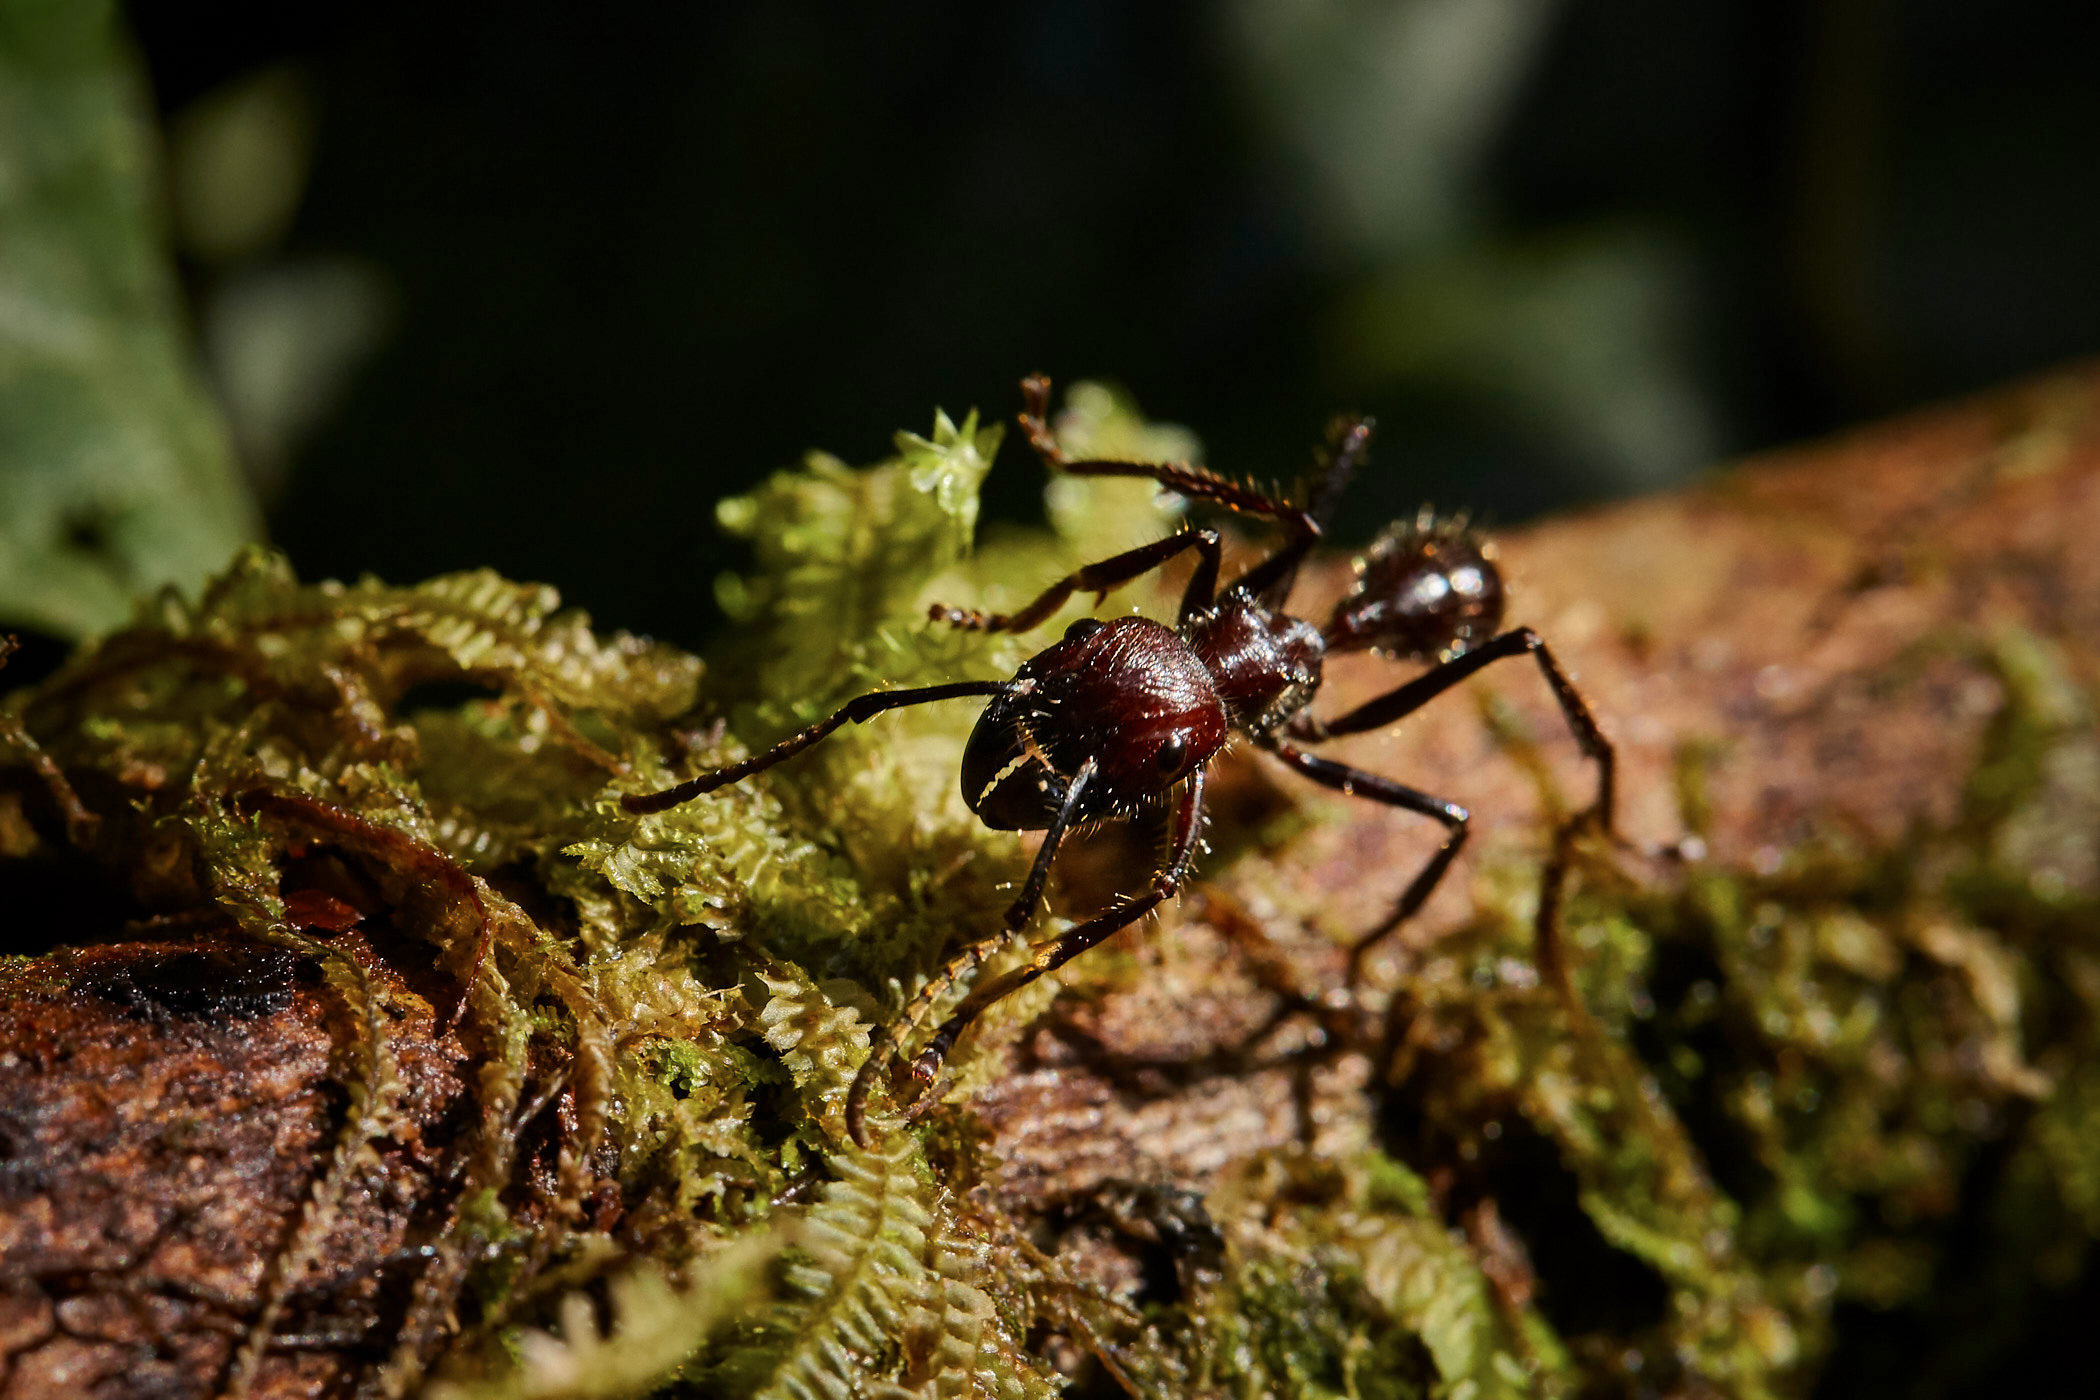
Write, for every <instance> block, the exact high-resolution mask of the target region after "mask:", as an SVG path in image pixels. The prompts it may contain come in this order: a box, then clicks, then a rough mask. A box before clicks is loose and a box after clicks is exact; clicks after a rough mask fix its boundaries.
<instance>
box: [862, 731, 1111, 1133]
mask: <svg viewBox="0 0 2100 1400" xmlns="http://www.w3.org/2000/svg"><path fill="white" fill-rule="evenodd" d="M1094 768H1095V764H1094V760H1093V759H1091V758H1090V759H1088V760H1087V761H1086V762H1084V763H1082V764H1080V765H1079V771H1078V772H1077V773H1074V774H1073V775H1072V780H1071V781H1070V782H1069V783H1067V784H1065V795H1064V800H1063V801H1062V802H1060V803H1058V807H1057V816H1056V817H1055V818H1053V819H1052V820H1051V823H1050V826H1049V829H1048V830H1046V831H1044V833H1043V844H1042V846H1041V847H1040V848H1038V849H1037V851H1036V853H1035V863H1034V864H1033V865H1031V866H1029V867H1028V879H1027V880H1026V881H1024V882H1023V883H1022V885H1021V895H1020V898H1018V899H1016V900H1015V901H1014V902H1013V903H1012V904H1011V905H1009V906H1008V907H1007V910H1006V917H1005V918H1004V919H1002V920H1001V921H1000V923H1001V928H1000V931H999V932H998V933H996V934H994V935H993V936H992V937H990V938H980V939H979V940H977V941H976V942H975V943H972V944H971V945H970V946H969V947H967V948H965V949H963V950H962V951H961V952H960V953H957V954H956V955H955V956H954V957H952V958H950V959H949V960H948V963H947V965H946V966H945V967H943V968H942V969H941V970H940V971H939V972H936V973H935V974H934V975H933V976H931V977H929V978H928V979H926V985H925V986H923V987H921V988H919V990H918V993H917V995H915V996H913V997H912V999H911V1001H910V1002H908V1003H907V1004H906V1005H905V1007H904V1010H903V1011H901V1012H899V1013H898V1015H897V1019H896V1020H894V1021H892V1022H890V1024H889V1025H887V1026H885V1027H883V1029H882V1033H881V1034H880V1035H878V1036H876V1037H875V1040H874V1043H873V1044H871V1045H870V1046H869V1047H868V1058H867V1059H865V1060H863V1061H861V1065H860V1070H859V1072H858V1073H856V1074H855V1075H854V1076H853V1087H852V1088H850V1089H848V1090H847V1091H846V1132H847V1133H848V1134H849V1135H850V1136H851V1137H852V1138H853V1140H854V1141H855V1142H856V1143H858V1144H860V1146H861V1147H863V1148H866V1147H869V1146H872V1144H871V1143H870V1142H869V1140H868V1091H869V1090H871V1089H873V1088H874V1087H875V1081H876V1079H877V1078H879V1077H881V1076H882V1075H884V1074H886V1073H888V1071H889V1069H890V1067H891V1066H892V1065H894V1064H895V1063H896V1062H897V1052H898V1050H899V1049H901V1048H902V1047H903V1045H904V1040H905V1037H906V1036H908V1035H910V1034H911V1033H912V1032H913V1031H914V1030H916V1029H918V1027H919V1024H920V1023H921V1022H923V1021H924V1020H925V1019H926V1017H927V1016H928V1015H929V1014H930V1013H931V1012H932V1010H933V1004H934V1003H935V1002H937V1001H939V1000H940V999H941V998H942V997H943V996H945V995H946V994H947V991H948V989H949V988H950V987H952V986H954V985H955V983H956V980H957V979H958V978H960V977H963V976H965V975H966V974H968V973H969V972H971V971H972V970H973V969H975V968H976V966H977V965H978V964H979V963H981V962H983V961H984V960H985V959H986V958H987V957H989V956H991V954H992V952H993V950H995V949H997V948H998V947H999V946H1000V945H1001V944H1003V943H1005V942H1006V940H1007V939H1009V938H1011V937H1012V936H1013V935H1014V934H1016V933H1019V932H1020V931H1021V930H1022V929H1023V928H1025V927H1027V925H1028V921H1029V920H1030V919H1032V918H1034V917H1035V909H1036V905H1038V904H1040V903H1041V902H1042V899H1043V885H1044V884H1045V883H1046V882H1047V881H1048V880H1049V878H1050V862H1051V861H1053V860H1055V859H1056V858H1057V848H1058V846H1059V845H1061V844H1062V843H1063V841H1064V839H1065V832H1066V831H1068V830H1070V829H1071V826H1072V820H1073V818H1074V817H1075V816H1076V815H1077V814H1078V811H1079V799H1080V796H1081V795H1082V794H1083V793H1085V791H1086V789H1087V785H1088V784H1090V783H1092V782H1093V780H1094Z"/></svg>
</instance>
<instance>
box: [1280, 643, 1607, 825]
mask: <svg viewBox="0 0 2100 1400" xmlns="http://www.w3.org/2000/svg"><path fill="white" fill-rule="evenodd" d="M1526 652H1529V653H1530V654H1531V655H1533V656H1535V657H1537V658H1538V663H1539V669H1540V670H1542V671H1544V672H1545V673H1546V682H1547V684H1549V685H1551V686H1552V687H1553V698H1554V699H1555V700H1557V701H1559V702H1560V712H1561V714H1562V715H1563V716H1564V717H1565V718H1566V719H1567V721H1568V728H1569V730H1570V731H1571V732H1573V734H1574V735H1575V742H1576V743H1577V744H1579V745H1580V746H1581V747H1582V751H1583V753H1584V754H1585V755H1587V756H1588V757H1589V758H1590V759H1592V760H1593V761H1595V763H1596V765H1597V800H1596V802H1595V803H1593V804H1592V805H1591V807H1590V809H1589V810H1588V811H1587V812H1585V813H1583V814H1582V816H1583V819H1585V820H1595V821H1596V822H1597V824H1598V825H1599V826H1601V827H1602V828H1603V829H1604V831H1605V832H1606V833H1607V834H1613V833H1614V827H1613V825H1612V811H1613V790H1614V789H1613V772H1614V769H1615V766H1616V756H1615V755H1614V754H1613V752H1612V746H1611V741H1610V740H1609V739H1607V738H1605V737H1604V731H1603V730H1601V729H1599V728H1598V727H1597V719H1596V716H1594V715H1592V714H1591V713H1590V707H1589V704H1588V703H1587V702H1586V701H1584V700H1583V698H1582V692H1580V691H1578V690H1577V689H1576V688H1575V683H1574V682H1573V681H1571V680H1569V679H1568V675H1567V672H1565V671H1563V670H1561V668H1560V663H1559V662H1558V661H1556V660H1554V657H1553V652H1552V650H1551V649H1550V648H1548V647H1547V645H1546V643H1545V640H1544V639H1543V638H1541V637H1540V636H1539V634H1538V633H1536V632H1534V631H1532V630H1531V629H1530V628H1529V627H1519V628H1517V629H1516V630H1514V631H1511V632H1504V633H1503V634H1502V635H1501V636H1499V637H1496V638H1495V639H1493V640H1492V641H1489V642H1485V643H1483V644H1481V645H1480V646H1477V647H1475V648H1473V649H1472V650H1471V651H1468V652H1466V653H1465V654H1463V655H1461V656H1455V657H1453V658H1452V659H1451V660H1449V661H1446V662H1444V663H1443V664H1441V665H1439V666H1436V667H1434V668H1432V669H1430V670H1428V671H1425V672H1423V673H1422V674H1421V675H1419V676H1416V677H1415V678H1414V679H1413V680H1411V681H1409V682H1408V683H1407V684H1405V685H1403V686H1401V687H1399V688H1398V689H1396V690H1391V691H1388V692H1387V693H1386V694H1384V695H1381V696H1379V697H1378V698H1377V699H1376V700H1370V701H1366V702H1365V703H1364V704H1361V705H1359V706H1357V707H1356V708H1355V709H1353V710H1351V711H1350V712H1349V713H1348V714H1345V715H1343V716H1342V717H1341V718H1339V719H1332V720H1318V719H1313V718H1311V717H1309V716H1305V717H1301V718H1299V719H1296V720H1293V721H1292V722H1291V724H1290V726H1289V728H1288V730H1287V732H1288V733H1289V734H1290V735H1291V737H1292V738H1294V739H1304V740H1307V741H1312V742H1317V741H1320V740H1324V739H1338V738H1340V737H1341V736H1342V735H1344V734H1361V733H1363V732H1364V731H1365V730H1369V729H1381V728H1383V727H1385V726H1386V725H1388V724H1391V723H1392V722H1393V721H1394V720H1396V719H1400V718H1402V717H1403V716H1406V715H1411V714H1413V713H1414V712H1415V711H1416V710H1419V709H1421V708H1422V707H1423V706H1424V705H1426V704H1428V703H1429V702H1430V701H1431V700H1434V699H1436V697H1437V696H1439V695H1442V694H1443V693H1444V692H1445V691H1447V690H1449V689H1450V688H1451V687H1452V686H1454V685H1457V684H1458V683H1459V682H1460V681H1463V680H1465V679H1466V678H1467V677H1469V676H1471V675H1473V674H1474V673H1475V672H1477V671H1480V670H1482V669H1484V668H1485V667H1488V666H1491V665H1493V664H1494V663H1495V662H1497V661H1500V660H1502V659H1503V658H1504V657H1509V656H1522V655H1524V654H1525V653H1526Z"/></svg>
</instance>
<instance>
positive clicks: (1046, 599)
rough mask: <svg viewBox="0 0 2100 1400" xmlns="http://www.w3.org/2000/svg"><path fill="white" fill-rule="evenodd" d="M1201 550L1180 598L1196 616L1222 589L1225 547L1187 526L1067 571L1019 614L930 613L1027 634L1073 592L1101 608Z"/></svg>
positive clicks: (935, 609) (936, 608)
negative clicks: (1116, 592)
mask: <svg viewBox="0 0 2100 1400" xmlns="http://www.w3.org/2000/svg"><path fill="white" fill-rule="evenodd" d="M1191 549H1194V550H1197V551H1198V552H1199V553H1200V554H1201V555H1202V558H1201V559H1199V560H1198V561H1197V564H1196V572H1195V573H1193V574H1191V575H1190V576H1189V583H1188V587H1187V588H1186V589H1185V590H1183V592H1182V597H1181V614H1182V616H1183V617H1184V618H1187V617H1192V616H1194V615H1195V614H1196V613H1199V612H1202V611H1203V610H1204V609H1206V608H1208V607H1209V606H1210V605H1211V600H1212V598H1213V597H1215V596H1216V594H1217V589H1218V562H1219V559H1220V557H1221V556H1222V553H1223V551H1222V548H1221V546H1220V544H1219V541H1218V532H1217V531H1216V530H1185V531H1183V532H1181V533H1180V534H1177V535H1169V536H1167V537H1166V538H1165V539H1163V540H1154V541H1153V542H1152V543H1151V544H1145V545H1139V546H1138V547H1137V548H1136V549H1132V550H1126V551H1124V552H1123V553H1121V554H1118V555H1115V556H1113V557H1111V558H1108V559H1103V560H1102V561H1101V562H1100V563H1098V564H1089V565H1087V566H1086V567H1085V568H1083V569H1076V570H1074V571H1073V572H1071V573H1069V574H1066V575H1065V576H1064V577H1063V578H1061V579H1059V580H1058V581H1057V582H1056V583H1053V584H1051V585H1050V586H1049V587H1048V588H1046V589H1044V590H1043V592H1042V595H1041V596H1040V597H1038V598H1037V599H1036V600H1035V601H1034V602H1032V603H1030V604H1029V605H1028V606H1027V607H1025V608H1023V609H1021V610H1020V611H1019V612H1017V613H1014V614H1013V615H1011V616H1008V615H1007V614H1005V613H982V612H979V611H977V610H976V609H975V608H951V607H949V606H947V605H946V604H944V603H935V604H934V605H933V606H932V607H931V608H928V609H927V610H926V615H927V616H928V617H929V618H931V619H932V620H933V621H935V622H945V623H947V624H948V625H949V626H950V627H960V628H962V629H963V630H965V631H969V632H1026V631H1028V630H1029V629H1030V628H1033V627H1039V626H1041V625H1042V624H1043V623H1044V622H1045V621H1047V620H1048V619H1049V618H1051V617H1052V616H1054V615H1055V614H1056V612H1057V610H1058V609H1059V608H1061V607H1063V606H1064V605H1065V602H1066V600H1067V599H1069V598H1070V597H1071V596H1072V595H1073V594H1074V593H1092V594H1094V595H1096V596H1095V598H1094V604H1095V606H1097V607H1098V606H1100V604H1101V602H1102V600H1103V599H1105V598H1107V597H1108V595H1109V592H1110V591H1111V590H1113V589H1117V588H1121V587H1122V586H1123V585H1124V584H1126V583H1128V582H1130V581H1131V580H1132V579H1134V578H1137V577H1139V576H1140V575H1143V574H1148V573H1150V572H1151V571H1152V570H1154V569H1156V568H1159V567H1160V566H1161V565H1162V564H1165V563H1166V562H1167V561H1168V560H1169V559H1172V558H1173V557H1174V556H1175V555H1177V554H1182V553H1186V552H1187V551H1188V550H1191Z"/></svg>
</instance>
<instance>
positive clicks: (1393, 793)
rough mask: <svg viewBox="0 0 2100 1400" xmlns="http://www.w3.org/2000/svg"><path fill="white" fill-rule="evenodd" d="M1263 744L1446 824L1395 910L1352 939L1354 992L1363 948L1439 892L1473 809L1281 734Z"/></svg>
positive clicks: (1343, 787)
mask: <svg viewBox="0 0 2100 1400" xmlns="http://www.w3.org/2000/svg"><path fill="white" fill-rule="evenodd" d="M1262 747H1263V748H1265V749H1267V750H1268V751H1269V752H1270V753H1272V754H1274V755H1276V757H1278V758H1280V759H1282V760H1283V761H1284V762H1285V763H1287V764H1289V765H1290V766H1291V767H1292V768H1295V769H1296V770H1297V771H1298V772H1300V773H1302V774H1304V775H1305V776H1306V777H1308V778H1310V779H1312V780H1313V781H1314V782H1316V783H1318V784H1320V785H1321V786H1322V787H1330V788H1333V789H1334V790H1335V791H1336V792H1339V793H1342V794H1344V795H1345V796H1349V797H1361V798H1364V799H1365V800H1367V801H1370V802H1382V803H1384V804H1385V805H1386V806H1388V807H1398V808H1400V809H1402V810H1403V811H1408V812H1418V813H1420V814H1421V815H1423V816H1425V817H1435V818H1436V819H1437V820H1438V821H1440V822H1442V823H1443V824H1444V831H1445V836H1444V844H1443V845H1441V846H1439V847H1438V848H1437V852H1436V854H1435V855H1433V856H1431V857H1430V858H1429V861H1428V863H1427V864H1426V865H1424V866H1423V867H1422V868H1421V869H1420V870H1418V871H1416V872H1415V878H1414V879H1412V880H1410V881H1408V884H1407V889H1406V890H1405V891H1404V892H1403V893H1402V894H1401V896H1400V901H1399V903H1397V904H1395V905H1394V906H1393V912H1392V913H1391V914H1389V915H1387V916H1386V918H1385V919H1384V921H1383V922H1381V923H1380V924H1379V925H1378V926H1377V927H1375V928H1373V929H1371V930H1370V931H1369V932H1367V933H1365V934H1362V935H1361V936H1359V937H1358V938H1357V939H1356V941H1355V942H1353V943H1351V944H1350V945H1349V977H1348V982H1347V984H1346V985H1347V987H1348V990H1349V991H1350V993H1351V994H1354V992H1355V991H1356V987H1357V984H1358V982H1359V981H1361V980H1362V976H1363V964H1364V956H1365V954H1367V953H1369V952H1370V951H1371V949H1372V948H1373V947H1375V946H1376V945H1377V943H1378V940H1380V939H1381V938H1384V937H1385V936H1386V935H1387V934H1389V933H1391V932H1392V931H1393V930H1394V929H1396V928H1398V927H1400V925H1402V924H1404V923H1406V922H1407V921H1408V920H1409V919H1411V918H1413V917H1414V916H1415V914H1416V913H1417V912H1418V911H1420V909H1421V908H1422V906H1423V905H1424V904H1426V903H1428V902H1429V896H1430V895H1432V894H1434V893H1436V887H1437V886H1438V885H1439V884H1441V883H1442V882H1443V879H1444V873H1445V872H1446V871H1448V870H1449V869H1450V868H1451V862H1452V861H1454V860H1456V859H1457V858H1458V853H1459V852H1460V851H1461V850H1463V849H1464V848H1465V844H1466V834H1467V831H1468V829H1469V828H1468V825H1467V824H1468V823H1469V822H1471V821H1472V819H1473V818H1472V813H1470V812H1468V811H1467V810H1466V809H1465V808H1463V807H1461V806H1459V805H1458V804H1457V803H1456V802H1446V801H1445V800H1444V799H1443V798H1441V797H1432V796H1430V795H1429V794H1428V793H1426V792H1418V791H1416V790H1415V789H1414V788H1411V787H1409V786H1407V785H1406V784H1405V783H1396V782H1394V781H1393V780H1392V779H1391V778H1385V777H1380V776H1379V775H1378V774H1376V773H1368V772H1365V771H1364V770H1363V769H1361V768H1352V767H1350V766H1349V765H1348V764H1346V763H1336V762H1335V761H1334V760H1333V759H1330V758H1320V757H1317V756H1316V755H1313V754H1309V753H1306V752H1305V751H1303V750H1302V749H1296V748H1293V747H1292V746H1291V745H1289V744H1286V743H1284V742H1283V741H1282V740H1280V739H1273V738H1272V739H1268V740H1265V741H1262Z"/></svg>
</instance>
